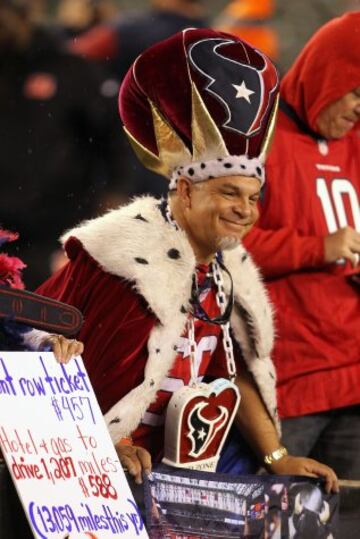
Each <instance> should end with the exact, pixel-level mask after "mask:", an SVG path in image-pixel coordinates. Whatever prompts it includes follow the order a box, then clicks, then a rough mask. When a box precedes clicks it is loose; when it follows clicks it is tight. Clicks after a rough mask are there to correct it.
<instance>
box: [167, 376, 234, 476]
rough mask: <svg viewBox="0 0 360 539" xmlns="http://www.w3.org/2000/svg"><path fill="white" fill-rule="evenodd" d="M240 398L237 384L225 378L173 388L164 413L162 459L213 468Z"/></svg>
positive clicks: (197, 466) (206, 468)
mask: <svg viewBox="0 0 360 539" xmlns="http://www.w3.org/2000/svg"><path fill="white" fill-rule="evenodd" d="M239 402H240V394H239V390H238V388H237V387H236V386H235V385H234V384H233V383H232V382H230V381H228V380H225V379H224V378H219V379H218V380H215V381H214V382H212V383H210V384H204V383H202V384H199V385H197V386H196V387H183V388H181V389H179V390H178V391H176V392H175V393H174V394H173V396H172V397H171V399H170V402H169V405H168V408H167V413H166V420H165V454H164V458H163V462H164V463H165V464H169V465H171V466H176V467H184V468H192V469H198V470H199V469H200V470H207V471H215V469H216V465H217V461H218V459H219V455H220V451H221V449H222V447H223V445H224V443H225V440H226V436H227V434H228V432H229V429H230V427H231V424H232V422H233V420H234V417H235V414H236V411H237V409H238V406H239Z"/></svg>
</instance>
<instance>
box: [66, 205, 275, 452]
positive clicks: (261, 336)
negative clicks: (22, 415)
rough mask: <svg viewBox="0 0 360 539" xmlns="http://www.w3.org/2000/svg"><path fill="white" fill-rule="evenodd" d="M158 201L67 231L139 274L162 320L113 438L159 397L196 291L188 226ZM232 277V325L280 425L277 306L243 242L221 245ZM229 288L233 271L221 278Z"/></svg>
mask: <svg viewBox="0 0 360 539" xmlns="http://www.w3.org/2000/svg"><path fill="white" fill-rule="evenodd" d="M158 204H159V201H157V200H155V199H154V198H151V197H144V198H139V199H137V200H135V201H134V202H133V203H131V204H129V205H127V206H124V207H120V208H119V209H116V210H113V211H111V212H109V213H108V214H106V215H104V216H103V217H100V218H97V219H93V220H91V221H86V222H85V223H83V224H81V225H80V226H79V227H78V228H75V229H73V230H70V231H69V232H67V233H66V234H65V235H64V236H63V237H62V241H63V242H65V241H66V240H67V239H68V238H69V237H70V236H74V237H76V238H78V239H79V240H80V241H81V243H82V244H83V246H84V248H85V249H86V251H87V252H88V253H89V254H90V255H91V256H92V257H93V258H94V259H95V260H96V261H97V262H98V263H99V265H100V266H101V268H102V269H103V270H104V271H106V272H108V273H111V274H113V275H117V276H120V277H123V278H125V279H128V280H129V281H131V282H134V283H135V284H134V288H135V289H136V291H137V292H138V293H139V294H141V295H142V296H143V297H144V298H145V300H146V301H147V303H148V305H149V308H150V309H151V310H152V311H153V312H154V313H155V315H156V317H157V318H158V320H159V322H158V324H157V325H156V326H155V328H154V329H153V330H152V332H151V334H150V337H149V341H148V352H149V357H148V361H147V365H146V369H145V379H144V381H143V383H142V384H141V385H139V386H138V387H135V388H133V389H132V390H131V391H129V393H128V394H127V395H126V396H125V397H124V398H123V399H121V400H120V401H119V402H118V403H117V404H115V405H114V406H113V407H112V408H111V409H110V410H109V412H108V413H107V414H106V416H105V419H106V422H107V424H108V426H109V430H110V433H111V436H112V438H113V441H114V442H117V441H118V440H119V439H120V438H122V437H124V436H127V435H128V434H130V433H131V432H132V431H133V430H134V429H135V428H136V427H137V426H138V424H139V423H140V421H141V418H142V417H143V415H144V413H145V411H146V409H147V408H148V406H149V405H150V403H151V402H153V401H154V400H155V398H156V392H157V391H158V389H159V388H160V385H161V381H162V379H163V378H164V377H165V376H166V375H167V373H168V372H169V370H170V369H171V367H172V364H173V362H174V360H175V357H176V355H177V352H176V343H177V340H178V338H179V337H180V336H181V334H182V333H183V330H184V327H185V324H186V320H187V314H186V309H187V308H188V307H189V298H190V295H191V285H192V275H193V272H194V269H195V265H196V262H195V257H194V253H193V251H192V248H191V246H190V244H189V242H188V240H187V237H186V235H185V233H184V232H182V231H176V230H175V229H174V228H173V227H172V226H171V225H170V224H168V223H167V222H165V220H164V217H163V216H162V214H161V212H160V210H159V207H158ZM224 264H225V265H226V267H227V268H228V269H229V271H230V273H231V275H232V277H233V281H234V297H235V305H234V309H233V313H232V316H231V327H232V332H233V335H234V337H235V339H236V340H237V341H238V343H239V345H240V348H241V350H242V353H243V356H244V359H245V361H246V364H247V366H248V368H249V370H250V372H251V373H252V374H253V377H254V379H255V381H256V383H257V386H258V388H259V391H260V394H261V396H262V398H263V401H264V403H265V405H266V407H267V409H268V411H269V413H270V415H271V417H272V418H273V419H274V422H275V424H276V426H277V427H278V426H279V421H278V416H277V408H276V393H275V369H274V365H273V363H272V361H271V359H270V352H271V349H272V345H273V337H274V332H273V323H272V310H271V306H270V304H269V301H268V298H267V295H266V291H265V288H264V286H263V284H262V282H261V278H260V276H259V272H258V270H257V268H256V267H255V265H254V263H253V262H252V260H251V258H250V256H249V254H248V253H247V251H246V250H245V249H244V247H242V246H239V247H237V248H236V249H234V250H232V251H227V252H224ZM224 281H225V289H226V284H227V281H228V279H224Z"/></svg>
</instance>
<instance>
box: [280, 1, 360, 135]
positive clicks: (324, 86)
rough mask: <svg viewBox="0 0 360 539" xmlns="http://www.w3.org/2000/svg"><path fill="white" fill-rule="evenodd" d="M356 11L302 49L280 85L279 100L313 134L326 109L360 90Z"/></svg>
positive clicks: (359, 24) (325, 28)
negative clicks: (320, 115)
mask: <svg viewBox="0 0 360 539" xmlns="http://www.w3.org/2000/svg"><path fill="white" fill-rule="evenodd" d="M359 65H360V11H356V12H355V11H354V12H350V13H347V14H345V15H343V16H342V17H337V18H335V19H333V20H331V21H330V22H329V23H327V24H325V25H324V26H322V27H321V28H320V30H318V31H317V32H316V33H315V34H314V35H313V36H312V38H311V39H310V41H309V42H308V43H307V44H306V45H305V47H304V49H303V50H302V52H301V53H300V55H299V56H298V58H297V59H296V60H295V63H294V65H293V66H292V67H291V69H290V70H289V71H288V73H287V74H286V75H285V77H284V79H283V81H282V83H281V96H282V98H283V99H284V100H285V101H286V102H287V103H288V104H289V105H290V106H291V107H292V108H293V109H294V110H295V112H296V114H297V115H298V117H299V118H300V119H301V120H302V121H303V122H304V123H305V124H306V125H307V126H308V127H310V128H311V129H312V130H313V131H315V132H317V130H316V119H317V117H318V115H319V113H320V112H321V110H322V109H324V108H325V107H326V106H327V105H329V104H330V103H332V102H334V101H336V100H338V99H340V98H341V97H342V96H343V95H345V94H347V93H348V92H350V91H351V90H353V89H354V88H356V87H357V86H360V70H359Z"/></svg>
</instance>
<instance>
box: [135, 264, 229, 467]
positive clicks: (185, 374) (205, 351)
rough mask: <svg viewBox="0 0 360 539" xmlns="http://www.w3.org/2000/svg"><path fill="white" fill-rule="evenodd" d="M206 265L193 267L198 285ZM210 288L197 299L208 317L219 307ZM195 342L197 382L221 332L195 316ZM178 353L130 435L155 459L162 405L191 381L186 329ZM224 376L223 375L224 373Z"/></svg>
mask: <svg viewBox="0 0 360 539" xmlns="http://www.w3.org/2000/svg"><path fill="white" fill-rule="evenodd" d="M207 271H208V266H206V265H199V266H198V267H197V277H198V282H199V285H200V286H201V285H202V283H204V281H205V279H206V272H207ZM215 293H216V292H215V290H214V288H208V287H206V288H205V289H204V290H203V291H202V293H201V296H200V302H201V306H202V307H203V309H204V310H205V311H206V312H207V313H208V315H209V316H211V317H215V316H217V315H218V314H219V308H218V306H217V303H216V295H215ZM194 326H195V341H196V345H197V346H196V360H195V363H196V364H195V366H194V367H195V369H194V371H195V375H196V378H197V381H198V382H201V380H202V379H203V377H204V375H205V374H209V366H210V362H211V358H212V356H213V354H214V352H215V350H216V348H217V346H218V342H220V346H221V347H222V340H221V339H222V332H221V327H220V326H218V325H215V324H209V323H207V322H203V321H202V320H197V319H195V321H194ZM177 349H178V352H179V353H178V355H177V357H176V360H175V363H174V365H173V367H172V369H171V371H170V373H169V375H168V376H167V377H166V378H164V380H163V382H162V385H161V389H160V391H158V393H157V398H156V401H155V402H154V403H152V404H151V406H150V407H149V408H148V410H147V412H146V413H145V415H144V417H143V419H142V422H141V424H140V425H139V427H138V428H137V429H136V430H135V432H133V434H132V438H133V440H134V444H135V445H139V446H141V447H145V448H146V449H147V450H148V451H150V453H152V455H153V457H154V458H155V459H156V458H157V457H158V458H159V457H160V456H162V451H163V447H164V423H165V414H166V408H167V405H168V403H169V400H170V398H171V396H172V394H173V393H174V392H175V391H176V390H178V389H180V388H181V387H183V386H184V385H188V384H189V383H190V380H191V358H190V341H189V338H188V332H187V329H185V331H184V333H183V335H182V336H181V337H180V338H179V341H178V344H177ZM224 377H227V374H226V372H224Z"/></svg>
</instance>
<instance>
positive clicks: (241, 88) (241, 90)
mask: <svg viewBox="0 0 360 539" xmlns="http://www.w3.org/2000/svg"><path fill="white" fill-rule="evenodd" d="M232 86H233V87H234V88H235V90H236V91H237V94H236V96H235V98H236V99H241V98H243V99H245V101H247V102H248V103H251V101H250V96H251V95H252V94H254V93H255V92H253V91H252V90H250V88H247V87H246V84H245V81H242V83H241V84H240V85H239V84H232Z"/></svg>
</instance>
